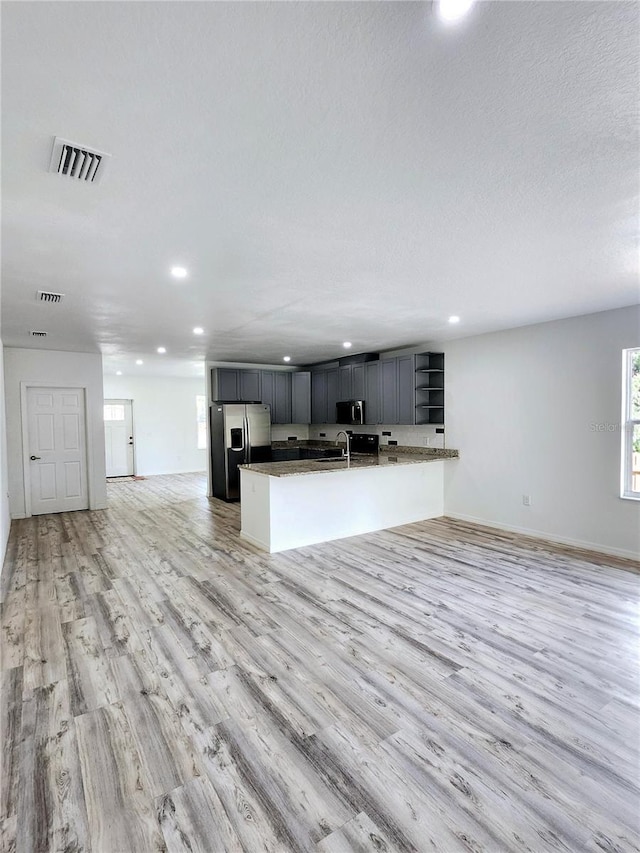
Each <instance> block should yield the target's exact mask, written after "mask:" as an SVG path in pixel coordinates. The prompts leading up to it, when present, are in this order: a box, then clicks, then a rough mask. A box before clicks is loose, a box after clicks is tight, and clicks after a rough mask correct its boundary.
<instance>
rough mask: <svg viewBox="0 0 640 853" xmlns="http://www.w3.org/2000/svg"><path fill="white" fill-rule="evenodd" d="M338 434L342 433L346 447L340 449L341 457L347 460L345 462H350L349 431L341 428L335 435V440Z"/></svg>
mask: <svg viewBox="0 0 640 853" xmlns="http://www.w3.org/2000/svg"><path fill="white" fill-rule="evenodd" d="M340 435H344V437H345V441H346V442H347V446H346V449H345V450H343V451H342V458H343V459H346V460H347V463H349V462H351V451H350V450H349V433H348V432H347V431H346V430H345V429H341V430H340V432H339V433H338V434H337V435H336V441H337V440H338V437H339V436H340Z"/></svg>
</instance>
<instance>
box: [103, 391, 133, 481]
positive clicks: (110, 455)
mask: <svg viewBox="0 0 640 853" xmlns="http://www.w3.org/2000/svg"><path fill="white" fill-rule="evenodd" d="M132 409H133V407H132V405H131V400H105V401H104V447H105V454H106V463H107V477H130V476H132V475H133V474H134V473H135V472H134V468H133V410H132Z"/></svg>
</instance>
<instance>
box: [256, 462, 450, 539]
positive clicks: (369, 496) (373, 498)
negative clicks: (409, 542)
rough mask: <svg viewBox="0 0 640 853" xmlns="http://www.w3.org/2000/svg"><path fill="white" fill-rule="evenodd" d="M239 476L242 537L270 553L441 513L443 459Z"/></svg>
mask: <svg viewBox="0 0 640 853" xmlns="http://www.w3.org/2000/svg"><path fill="white" fill-rule="evenodd" d="M264 467H265V468H266V467H267V466H264ZM240 476H241V495H242V503H241V514H242V530H241V533H240V535H241V537H242V538H243V539H246V540H248V541H249V542H251V543H253V544H254V545H258V546H259V547H260V548H264V549H265V550H266V551H269V552H270V553H275V552H277V551H286V550H288V549H289V548H300V547H302V546H303V545H313V544H316V543H318V542H329V541H331V540H333V539H344V538H345V537H347V536H357V535H358V534H361V533H371V532H372V531H374V530H384V529H385V528H387V527H397V526H399V525H401V524H410V523H412V522H415V521H422V520H424V519H427V518H437V517H438V516H441V515H442V514H443V511H444V510H443V505H444V462H443V461H441V460H438V461H435V460H434V461H428V462H423V463H420V464H415V463H414V464H412V465H386V466H384V467H379V468H362V469H350V470H340V471H318V472H317V473H305V474H301V475H299V476H269V475H268V474H266V473H257V472H255V471H251V470H246V469H241V471H240Z"/></svg>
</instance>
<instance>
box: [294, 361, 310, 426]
mask: <svg viewBox="0 0 640 853" xmlns="http://www.w3.org/2000/svg"><path fill="white" fill-rule="evenodd" d="M291 423H292V424H310V423H311V373H309V371H308V370H301V371H300V372H299V373H292V374H291Z"/></svg>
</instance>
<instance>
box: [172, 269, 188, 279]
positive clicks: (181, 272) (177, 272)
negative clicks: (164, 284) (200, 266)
mask: <svg viewBox="0 0 640 853" xmlns="http://www.w3.org/2000/svg"><path fill="white" fill-rule="evenodd" d="M171 275H172V276H173V277H174V278H186V277H187V275H188V273H187V271H186V269H185V268H184V267H171Z"/></svg>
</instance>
